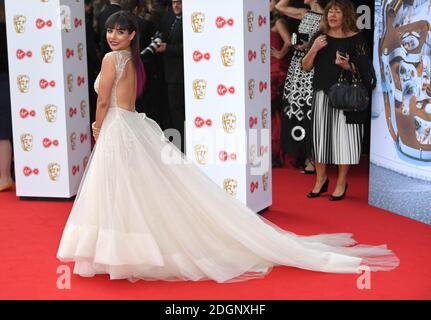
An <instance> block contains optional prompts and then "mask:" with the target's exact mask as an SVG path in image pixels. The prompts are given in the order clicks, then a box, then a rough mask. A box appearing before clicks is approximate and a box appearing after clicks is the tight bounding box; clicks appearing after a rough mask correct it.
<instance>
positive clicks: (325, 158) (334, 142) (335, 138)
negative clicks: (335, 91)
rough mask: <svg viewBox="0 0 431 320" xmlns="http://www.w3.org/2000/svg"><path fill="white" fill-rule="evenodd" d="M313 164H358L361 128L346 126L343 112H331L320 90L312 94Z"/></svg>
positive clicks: (354, 125) (359, 125) (333, 110)
mask: <svg viewBox="0 0 431 320" xmlns="http://www.w3.org/2000/svg"><path fill="white" fill-rule="evenodd" d="M311 117H312V119H311V121H312V133H313V156H314V161H316V162H318V163H325V164H358V163H359V160H360V157H361V146H362V137H363V135H364V125H363V124H347V123H346V116H345V115H344V113H343V111H340V110H337V109H334V108H331V106H330V105H329V100H328V96H327V95H326V93H325V92H324V91H323V90H319V91H315V92H314V96H313V106H312V116H311Z"/></svg>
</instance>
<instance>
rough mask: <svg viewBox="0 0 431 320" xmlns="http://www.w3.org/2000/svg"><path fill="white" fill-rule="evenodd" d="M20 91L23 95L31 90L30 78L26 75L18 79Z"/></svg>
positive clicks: (21, 75)
mask: <svg viewBox="0 0 431 320" xmlns="http://www.w3.org/2000/svg"><path fill="white" fill-rule="evenodd" d="M16 81H17V84H18V89H19V91H20V92H21V93H27V92H28V90H29V89H30V77H29V76H27V75H25V74H20V75H18V76H17V78H16Z"/></svg>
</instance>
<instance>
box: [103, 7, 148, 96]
mask: <svg viewBox="0 0 431 320" xmlns="http://www.w3.org/2000/svg"><path fill="white" fill-rule="evenodd" d="M105 28H106V29H120V30H127V31H128V32H129V33H132V32H133V31H135V32H136V34H135V37H134V38H133V40H132V42H131V44H130V46H131V48H132V61H133V64H134V65H135V68H136V77H137V83H136V97H139V96H140V95H141V93H142V90H143V88H144V86H145V80H146V79H145V70H144V64H143V63H142V60H141V56H140V48H139V32H138V25H137V23H136V17H135V16H134V15H133V14H131V13H130V12H128V11H118V12H116V13H114V14H113V15H111V16H110V17H109V18H108V20H107V21H106V24H105Z"/></svg>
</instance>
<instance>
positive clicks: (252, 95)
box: [248, 79, 256, 99]
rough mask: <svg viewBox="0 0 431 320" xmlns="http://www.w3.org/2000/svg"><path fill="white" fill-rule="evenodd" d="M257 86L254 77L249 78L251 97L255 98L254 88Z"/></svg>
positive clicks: (249, 93) (249, 94)
mask: <svg viewBox="0 0 431 320" xmlns="http://www.w3.org/2000/svg"><path fill="white" fill-rule="evenodd" d="M255 86H256V81H255V80H254V79H250V80H248V96H249V97H250V99H253V98H254V88H255Z"/></svg>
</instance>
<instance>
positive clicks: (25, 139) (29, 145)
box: [21, 133, 33, 152]
mask: <svg viewBox="0 0 431 320" xmlns="http://www.w3.org/2000/svg"><path fill="white" fill-rule="evenodd" d="M21 147H22V149H23V150H24V151H27V152H28V151H31V150H32V149H33V136H32V135H31V134H30V133H23V134H22V135H21Z"/></svg>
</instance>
